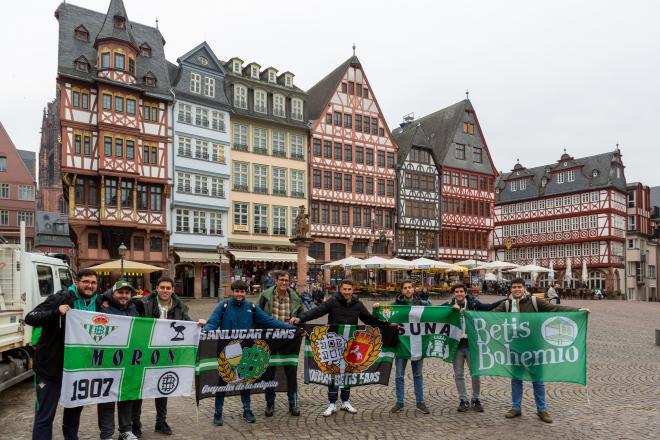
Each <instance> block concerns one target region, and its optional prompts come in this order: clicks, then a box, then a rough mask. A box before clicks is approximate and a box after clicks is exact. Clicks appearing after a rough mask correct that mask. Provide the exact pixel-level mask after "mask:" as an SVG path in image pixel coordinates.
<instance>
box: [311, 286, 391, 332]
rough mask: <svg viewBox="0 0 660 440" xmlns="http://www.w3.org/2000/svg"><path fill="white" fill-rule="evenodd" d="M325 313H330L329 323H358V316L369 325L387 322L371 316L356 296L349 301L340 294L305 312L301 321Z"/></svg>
mask: <svg viewBox="0 0 660 440" xmlns="http://www.w3.org/2000/svg"><path fill="white" fill-rule="evenodd" d="M323 315H328V324H346V325H357V323H358V318H359V319H360V320H362V322H364V323H365V324H368V325H384V324H385V325H386V324H387V323H386V322H383V321H380V320H378V319H376V318H374V317H373V316H371V314H370V313H369V312H368V311H367V308H366V307H365V306H364V304H362V302H361V301H360V300H358V299H357V298H356V297H355V296H353V297H352V298H351V300H350V301H349V302H347V301H346V300H345V299H344V297H343V296H341V295H340V294H335V295H334V296H333V297H332V298H331V299H329V300H327V301H326V302H324V303H323V304H321V305H320V306H318V307H314V308H313V309H311V310H308V311H306V312H303V314H302V315H301V316H300V322H307V321H312V320H314V319H316V318H320V317H321V316H323Z"/></svg>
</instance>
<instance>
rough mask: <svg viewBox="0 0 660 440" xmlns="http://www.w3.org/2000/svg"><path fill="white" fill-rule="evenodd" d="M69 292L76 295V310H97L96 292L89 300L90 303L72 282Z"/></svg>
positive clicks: (74, 302)
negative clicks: (81, 295) (82, 296)
mask: <svg viewBox="0 0 660 440" xmlns="http://www.w3.org/2000/svg"><path fill="white" fill-rule="evenodd" d="M69 292H73V294H74V295H76V299H75V301H73V308H74V309H76V310H85V311H87V312H96V293H95V294H94V295H93V296H92V298H91V299H90V300H89V304H88V303H87V302H86V301H85V300H84V299H82V298H81V297H80V295H78V291H77V290H76V285H75V284H71V285H70V286H69Z"/></svg>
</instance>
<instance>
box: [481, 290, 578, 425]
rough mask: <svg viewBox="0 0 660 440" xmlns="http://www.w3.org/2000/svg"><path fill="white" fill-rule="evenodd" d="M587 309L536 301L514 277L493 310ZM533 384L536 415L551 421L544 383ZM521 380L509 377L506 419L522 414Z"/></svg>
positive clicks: (557, 310)
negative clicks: (509, 387) (505, 295)
mask: <svg viewBox="0 0 660 440" xmlns="http://www.w3.org/2000/svg"><path fill="white" fill-rule="evenodd" d="M577 310H584V311H586V312H589V309H584V308H577V307H569V306H559V305H556V304H550V303H549V302H548V301H543V300H541V301H537V299H536V297H534V296H532V295H530V294H529V293H528V292H527V290H526V289H525V280H523V279H522V278H515V279H514V280H513V281H511V295H510V296H509V297H508V298H507V299H505V300H504V301H503V302H502V303H501V304H500V305H498V306H497V307H496V308H495V309H494V310H493V311H495V312H510V313H536V312H574V311H577ZM532 385H533V386H534V400H535V402H536V411H537V415H538V416H539V418H540V419H541V420H543V421H544V422H545V423H552V417H551V416H550V413H549V412H548V406H547V403H546V399H545V384H544V383H543V382H532ZM522 395H523V383H522V380H518V379H511V409H510V410H509V411H508V412H507V413H506V414H505V417H506V418H507V419H513V418H514V417H519V416H520V415H521V414H522V410H521V407H522Z"/></svg>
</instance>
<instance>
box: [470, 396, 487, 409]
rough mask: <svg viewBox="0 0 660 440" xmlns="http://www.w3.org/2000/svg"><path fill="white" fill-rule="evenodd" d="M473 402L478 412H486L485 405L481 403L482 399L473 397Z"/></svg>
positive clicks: (473, 406)
mask: <svg viewBox="0 0 660 440" xmlns="http://www.w3.org/2000/svg"><path fill="white" fill-rule="evenodd" d="M471 404H472V408H474V410H475V411H476V412H484V407H483V405H481V400H479V399H472V402H471Z"/></svg>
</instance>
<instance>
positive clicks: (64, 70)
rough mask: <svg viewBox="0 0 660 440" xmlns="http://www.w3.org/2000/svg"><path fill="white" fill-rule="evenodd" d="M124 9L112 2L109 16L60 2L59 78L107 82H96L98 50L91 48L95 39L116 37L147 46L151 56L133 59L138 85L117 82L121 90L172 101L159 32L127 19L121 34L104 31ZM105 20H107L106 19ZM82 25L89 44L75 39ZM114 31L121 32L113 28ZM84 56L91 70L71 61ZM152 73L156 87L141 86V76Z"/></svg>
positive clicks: (118, 0) (58, 15)
mask: <svg viewBox="0 0 660 440" xmlns="http://www.w3.org/2000/svg"><path fill="white" fill-rule="evenodd" d="M121 8H123V2H122V1H121V0H112V1H111V2H110V8H109V9H108V11H109V12H110V14H112V16H111V15H110V14H107V15H106V14H105V13H101V12H96V11H92V10H90V9H85V8H81V7H80V6H76V5H72V4H70V3H61V4H60V5H59V6H58V8H57V10H56V11H55V17H56V18H57V19H58V21H59V24H60V29H59V47H58V61H57V73H58V75H60V76H64V77H67V78H73V79H77V80H81V81H85V82H90V83H91V82H94V81H109V82H111V81H110V80H107V79H97V77H96V75H97V72H98V71H97V69H96V58H97V51H96V49H95V48H94V44H95V38H97V36H98V37H99V38H110V37H112V38H119V39H120V40H122V41H126V39H129V40H130V39H131V38H132V39H133V40H134V41H133V42H131V44H133V45H135V47H138V46H140V45H141V44H142V43H147V44H148V45H149V46H150V47H151V56H150V57H145V56H143V55H140V54H139V53H138V55H137V60H136V67H137V70H136V79H137V81H138V83H137V84H136V85H134V86H130V85H126V84H123V83H118V84H119V85H121V86H123V87H131V88H135V89H138V90H140V91H142V92H144V93H145V94H146V95H149V96H154V97H156V98H160V99H164V100H171V99H172V95H171V94H170V92H169V89H170V84H171V83H170V78H169V72H168V69H167V61H166V60H165V49H164V47H163V46H164V45H165V40H164V39H163V36H162V35H161V33H160V31H159V30H158V29H156V28H154V27H151V26H146V25H143V24H140V23H134V22H131V21H129V20H128V17H126V29H125V30H121V32H120V33H118V34H117V35H115V34H114V33H113V34H112V35H111V34H110V31H109V30H107V29H106V27H107V25H108V24H109V25H111V26H112V25H113V16H114V14H115V13H114V12H111V10H114V11H117V10H119V9H121ZM106 17H107V20H106ZM80 25H83V26H85V28H86V29H87V30H88V31H89V41H80V40H77V39H76V38H75V36H74V30H75V29H76V28H77V27H78V26H80ZM114 31H115V29H114V27H113V32H114ZM116 31H120V30H119V29H116ZM81 55H82V56H84V57H85V58H86V59H87V60H88V61H89V63H90V67H91V68H90V71H89V73H88V72H81V71H78V70H76V69H75V66H74V61H75V60H76V59H77V58H78V57H80V56H81ZM147 72H151V73H152V74H153V75H154V76H155V77H156V81H157V82H156V87H147V86H145V85H144V80H143V77H144V76H145V75H146V74H147Z"/></svg>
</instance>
